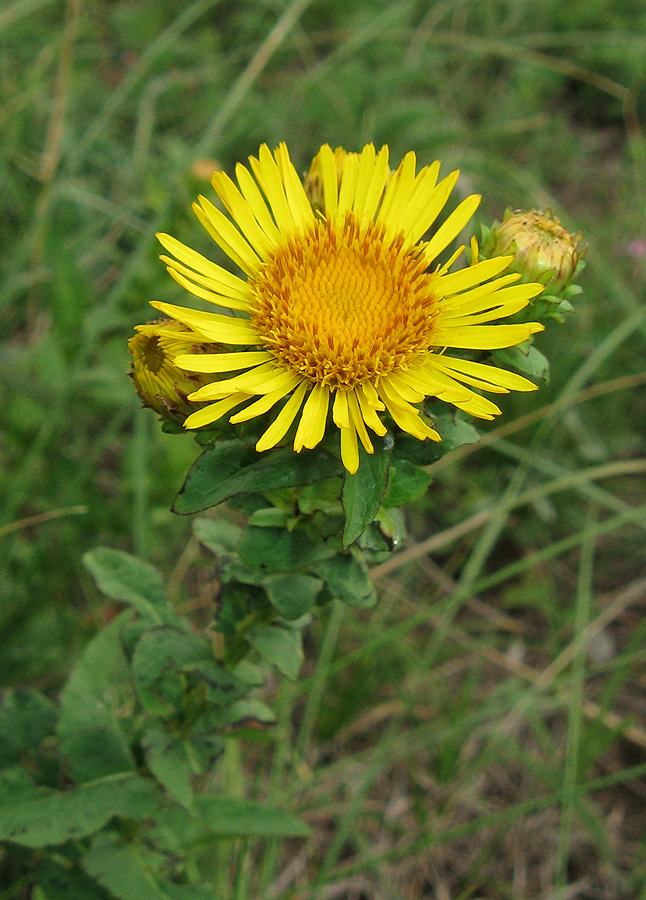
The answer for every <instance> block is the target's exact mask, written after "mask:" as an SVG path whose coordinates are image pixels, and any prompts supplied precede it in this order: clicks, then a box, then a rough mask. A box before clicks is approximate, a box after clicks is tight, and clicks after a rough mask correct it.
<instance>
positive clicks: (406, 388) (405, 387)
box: [388, 372, 426, 403]
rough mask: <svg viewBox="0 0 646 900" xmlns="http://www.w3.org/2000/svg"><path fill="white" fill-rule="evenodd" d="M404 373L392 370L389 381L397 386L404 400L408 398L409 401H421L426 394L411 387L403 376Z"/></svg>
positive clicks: (396, 388) (393, 385)
mask: <svg viewBox="0 0 646 900" xmlns="http://www.w3.org/2000/svg"><path fill="white" fill-rule="evenodd" d="M403 374H404V373H403V372H401V373H400V372H391V373H390V374H389V375H388V383H389V384H390V385H392V387H394V388H395V390H396V391H397V393H398V394H399V396H400V397H401V398H402V400H406V401H407V402H408V403H421V402H422V400H423V399H424V397H425V396H426V395H425V394H424V393H421V392H420V391H418V390H417V389H416V388H413V387H411V386H410V384H408V383H407V382H406V381H405V379H404V378H402V375H403Z"/></svg>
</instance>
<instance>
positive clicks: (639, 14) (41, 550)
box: [0, 0, 646, 900]
mask: <svg viewBox="0 0 646 900" xmlns="http://www.w3.org/2000/svg"><path fill="white" fill-rule="evenodd" d="M645 110H646V10H645V9H644V5H643V3H642V2H641V0H573V2H570V3H568V4H565V3H562V2H561V0H491V2H489V0H450V2H449V0H426V2H422V0H393V2H383V0H357V2H354V3H348V2H347V0H310V2H308V0H294V2H290V3H286V2H285V0H261V2H252V0H240V2H231V0H230V2H218V0H197V2H193V3H187V2H185V0H182V2H180V0H155V2H153V0H130V2H126V0H121V2H116V0H113V2H108V0H67V2H60V0H14V2H7V3H5V4H4V5H3V6H2V7H1V8H0V198H1V201H2V202H1V207H0V245H1V246H2V254H1V255H0V322H1V323H2V325H1V332H2V343H1V344H0V495H1V496H2V502H1V503H0V628H1V631H2V645H1V649H0V684H1V685H2V686H8V685H12V684H28V683H31V684H37V685H38V686H40V687H41V688H44V689H45V690H47V691H51V692H52V693H55V692H56V690H57V688H58V687H59V686H60V684H61V682H62V679H63V678H64V676H65V674H66V672H68V671H69V667H70V665H71V662H72V661H73V659H74V658H75V657H76V655H77V654H78V652H79V650H80V648H81V647H82V646H83V644H84V642H85V641H86V640H87V638H88V637H89V636H90V635H91V634H93V633H94V632H95V631H96V629H97V628H98V627H100V626H101V624H103V623H104V622H105V621H106V617H108V616H109V615H110V613H111V611H110V610H109V609H106V608H105V606H104V604H103V602H102V600H101V598H100V597H98V595H97V594H96V592H95V590H94V589H93V587H92V585H91V582H90V580H89V577H88V575H87V574H86V573H85V572H84V571H83V569H82V567H81V565H80V558H81V555H82V553H83V552H84V551H85V550H87V549H90V548H91V547H94V546H96V545H98V544H105V545H108V546H111V547H120V548H123V549H125V550H129V551H132V552H135V553H138V554H140V555H142V556H144V557H145V558H147V559H149V560H151V561H153V562H155V563H156V564H157V565H159V566H160V568H161V569H162V570H163V571H164V572H165V573H166V574H167V575H169V576H170V577H171V583H172V585H173V588H174V590H176V593H177V596H178V598H179V601H180V602H188V600H187V598H193V600H192V602H194V603H196V604H197V605H199V604H200V603H201V602H203V603H208V597H209V596H211V595H212V591H213V584H212V580H211V579H212V575H211V573H210V568H209V563H208V560H207V559H206V558H204V557H202V556H200V555H199V552H198V551H197V549H196V547H195V544H194V542H193V541H192V539H191V527H190V522H189V521H187V520H185V519H181V518H177V517H174V516H173V515H172V514H171V513H170V512H169V507H170V504H171V502H172V499H173V497H174V494H175V492H176V491H177V489H178V488H179V486H180V484H181V481H182V478H183V475H184V473H185V471H186V469H187V467H188V465H189V464H190V462H191V461H192V460H193V458H194V457H195V455H196V452H197V449H196V447H195V445H194V443H193V441H192V440H191V438H190V437H188V436H182V437H178V436H169V435H166V434H163V433H162V432H161V430H160V428H159V427H158V425H157V423H156V421H155V419H154V417H153V416H152V414H149V413H148V411H145V412H142V411H141V410H140V408H139V403H138V401H137V399H136V398H135V396H134V392H133V390H132V387H131V384H130V382H129V381H128V379H127V378H126V375H125V373H126V371H127V368H128V355H127V350H126V341H127V338H128V337H129V336H130V334H131V333H132V328H133V326H134V325H135V324H137V323H139V322H142V321H146V320H148V319H149V318H152V314H151V311H150V310H149V308H148V306H147V301H148V300H149V299H159V300H168V301H171V302H176V301H177V300H178V299H179V297H180V294H179V293H178V288H177V286H176V285H175V283H174V282H173V281H172V280H171V279H170V278H168V276H167V275H166V273H165V270H164V267H163V265H162V264H161V263H160V262H159V261H158V259H157V253H158V248H157V246H156V242H155V238H154V233H155V231H157V230H167V231H170V232H172V233H173V234H175V235H177V236H178V237H180V238H181V239H182V240H184V241H186V242H187V243H189V244H192V245H193V246H200V247H201V248H202V249H207V248H208V245H207V243H206V241H205V239H204V237H203V235H202V234H201V233H200V232H201V230H200V228H199V226H198V224H197V222H196V221H195V220H194V219H193V217H192V214H191V212H190V201H191V200H192V198H193V197H194V195H196V194H197V193H198V192H200V191H205V192H208V191H209V190H210V189H209V186H208V180H207V179H206V178H205V176H204V172H205V170H208V168H209V166H210V165H212V164H217V165H219V166H222V167H224V168H225V169H227V170H228V171H231V169H232V167H233V165H234V163H235V162H236V161H238V160H244V158H245V156H246V155H248V154H249V153H255V152H256V151H257V149H258V145H259V144H260V143H261V142H263V141H266V142H268V143H269V145H270V146H274V145H276V144H277V142H278V141H280V140H286V141H287V142H288V145H289V147H290V150H291V153H292V158H293V159H294V161H295V163H296V165H297V167H298V168H299V169H302V170H304V169H305V168H306V167H307V165H308V163H309V160H310V159H311V157H312V155H313V154H314V153H315V152H316V150H317V149H318V147H319V146H320V144H321V143H323V142H329V143H331V144H332V146H336V145H338V144H341V145H343V146H345V147H346V148H347V149H358V148H360V147H361V146H362V145H363V144H364V143H365V142H366V141H374V142H375V143H376V144H377V145H380V144H382V143H388V144H389V146H390V149H391V158H392V159H393V160H394V161H397V160H398V159H400V158H401V156H402V155H403V154H404V153H405V152H406V151H407V150H408V149H411V148H413V149H415V150H416V151H417V153H418V156H419V159H420V162H429V161H431V160H432V159H435V158H440V159H441V160H442V161H443V165H444V171H449V170H450V169H451V168H455V167H459V168H460V169H461V170H462V173H463V176H462V179H461V181H460V183H459V186H458V194H460V193H461V194H466V193H468V192H471V191H473V190H476V191H478V192H480V193H482V195H483V204H482V207H481V210H480V214H479V215H480V218H481V220H482V221H483V222H489V223H490V222H491V221H492V220H493V219H494V218H495V217H498V218H500V217H501V216H502V213H503V212H504V209H505V207H506V206H512V207H519V208H531V207H541V208H546V207H550V208H551V209H552V210H554V212H555V213H557V214H558V215H559V216H560V217H561V218H562V220H563V222H564V224H565V225H566V226H567V227H569V228H570V229H571V230H578V229H582V230H583V231H585V233H586V239H587V243H588V245H589V251H588V256H587V260H588V267H587V269H586V272H585V275H584V288H585V295H584V297H583V298H582V299H581V300H579V301H578V303H577V310H576V315H575V316H573V317H572V318H571V319H570V320H569V321H568V322H567V324H566V325H565V326H563V327H559V326H557V325H555V324H551V325H550V326H549V327H548V330H547V332H546V333H545V334H544V335H542V336H540V339H539V344H538V346H539V347H540V349H542V350H543V352H545V353H546V354H547V355H548V356H549V357H550V359H551V361H552V377H551V381H550V384H549V386H543V387H542V388H541V391H540V393H539V394H538V395H536V394H534V395H530V396H523V397H520V398H511V397H510V398H505V400H504V413H505V415H504V417H503V419H501V420H500V424H498V423H496V424H495V425H493V426H491V427H490V428H489V429H488V431H489V438H488V439H487V442H486V445H483V446H482V448H481V449H479V450H478V452H477V453H471V452H469V453H463V454H461V453H459V452H456V453H454V454H453V455H451V456H449V457H447V458H446V459H445V460H443V461H442V462H441V463H440V464H438V465H437V466H436V470H435V472H434V476H435V477H434V481H433V483H432V485H431V488H430V489H429V492H428V494H427V496H426V497H425V498H424V500H423V501H421V502H419V503H418V504H417V505H416V506H415V508H414V509H412V510H410V512H409V515H408V522H409V526H410V531H411V539H410V542H409V544H408V548H409V549H410V550H411V553H410V554H409V557H408V559H407V561H406V562H405V563H404V562H402V563H401V564H397V565H392V566H389V567H385V568H384V569H382V570H380V571H379V572H378V573H376V577H377V578H378V579H379V584H380V586H381V588H382V599H381V601H380V605H379V606H378V608H377V609H376V611H373V612H372V613H371V614H369V615H368V614H363V613H362V614H359V613H355V612H348V613H347V614H346V615H345V617H344V620H343V622H341V621H340V616H339V615H338V614H334V615H332V616H331V617H329V618H328V619H327V620H324V621H322V622H320V623H319V625H318V626H317V627H316V628H315V629H314V631H313V633H312V635H311V637H310V639H309V646H308V648H307V649H308V656H309V659H310V660H311V661H312V662H311V663H310V664H309V666H308V668H307V671H306V673H305V674H306V676H307V680H306V681H305V682H304V683H302V684H299V685H298V686H296V687H294V686H283V687H281V688H280V689H276V690H273V689H272V687H271V685H270V693H272V690H273V693H275V694H276V696H275V697H274V700H275V703H276V705H277V706H278V708H279V710H280V715H281V719H280V722H281V724H280V727H279V728H278V729H277V733H276V735H277V736H276V741H275V743H273V744H272V745H271V747H270V748H269V749H268V750H267V751H266V753H265V752H264V751H263V753H264V755H262V754H260V755H259V754H258V751H254V752H253V754H251V758H250V759H249V760H242V762H240V761H237V760H233V761H232V760H229V761H228V765H229V767H230V771H229V770H227V771H228V775H227V777H229V779H230V782H231V783H230V787H231V789H232V790H234V791H242V792H245V793H247V794H248V795H253V794H254V793H259V795H260V796H264V797H267V796H269V797H272V798H273V799H275V800H276V799H280V800H282V801H284V802H285V801H287V802H289V803H290V804H291V805H292V806H293V807H294V808H295V809H299V810H300V811H301V813H302V814H303V816H304V817H305V818H307V819H308V821H310V822H311V824H312V825H313V826H314V832H315V835H316V837H315V838H313V839H312V840H311V841H310V842H308V843H307V845H306V846H305V847H302V846H294V847H292V848H287V851H285V850H284V848H283V849H281V848H278V847H270V848H269V849H268V850H264V851H263V850H261V849H256V848H251V850H250V851H249V852H248V853H246V851H245V853H246V855H244V854H243V858H244V860H246V862H244V865H242V867H241V868H240V869H239V873H240V874H239V877H238V879H237V880H236V886H235V889H234V890H235V892H236V893H235V896H236V897H238V898H242V897H251V896H267V897H269V896H274V897H280V898H284V900H287V898H297V897H298V898H301V897H302V898H312V900H313V898H317V900H323V898H329V897H341V898H348V900H368V898H387V900H390V898H393V900H394V898H402V897H403V898H422V897H434V898H435V897H437V898H439V900H444V898H467V897H468V898H477V897H484V898H496V900H497V898H518V900H520V898H532V900H534V898H536V900H537V898H546V900H547V898H552V897H562V898H566V897H568V898H570V897H581V898H590V900H596V898H609V900H617V898H627V900H628V898H634V897H635V898H636V897H646V842H645V840H644V825H645V824H646V815H645V814H644V811H643V810H644V796H645V792H646V787H645V786H644V785H645V782H644V781H643V778H644V775H645V774H646V723H645V721H644V719H645V716H644V711H645V709H646V704H645V701H646V678H645V676H644V661H645V659H646V653H645V652H644V632H645V623H644V610H645V608H646V601H645V596H646V584H645V582H644V573H645V572H646V550H645V548H646V543H645V541H644V526H645V523H646V509H645V508H644V503H645V502H646V482H645V481H644V466H643V464H642V460H643V457H644V456H645V455H646V447H645V434H646V400H645V399H644V398H645V396H646V393H645V383H644V372H645V369H646V367H645V364H644V359H645V357H646V354H645V349H646V304H645V298H644V289H645V286H646V221H645V219H646V145H645V144H644V138H643V134H642V126H643V121H644V113H645ZM616 379H620V381H616ZM586 391H587V392H588V393H585V392H586ZM581 392H584V393H583V394H581ZM528 413H534V414H535V419H534V421H533V422H531V423H529V424H525V425H524V427H520V426H519V427H517V428H515V429H514V427H513V425H511V424H510V423H513V422H514V421H515V420H516V419H517V418H518V417H521V416H524V415H526V414H528ZM520 424H522V423H520ZM506 426H509V430H508V431H507V432H505V431H504V429H505V427H506ZM472 517H474V518H472ZM461 523H466V524H465V525H464V526H463V527H461ZM455 528H457V529H458V534H460V535H461V536H460V537H459V539H457V538H456V537H455V532H454V531H453V530H452V529H455ZM429 540H430V541H431V543H430V544H429V543H428V542H429ZM425 541H426V542H427V543H426V544H425V543H424V542H425ZM456 585H457V587H456ZM316 659H318V660H319V661H318V663H317V664H316V665H314V660H316ZM276 691H277V693H276ZM243 752H244V748H243ZM218 872H219V873H220V874H219V876H218V877H220V878H221V889H222V896H223V897H225V896H229V887H230V884H231V875H230V871H229V869H228V868H227V864H226V862H224V863H222V865H220V867H219V869H218ZM0 896H2V897H5V896H6V897H10V896H12V895H10V894H1V895H0Z"/></svg>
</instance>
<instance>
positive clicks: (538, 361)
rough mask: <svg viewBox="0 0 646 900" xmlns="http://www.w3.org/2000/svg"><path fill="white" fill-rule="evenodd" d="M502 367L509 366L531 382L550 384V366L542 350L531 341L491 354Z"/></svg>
mask: <svg viewBox="0 0 646 900" xmlns="http://www.w3.org/2000/svg"><path fill="white" fill-rule="evenodd" d="M491 355H492V356H493V358H494V359H495V361H496V362H497V363H500V365H501V366H509V368H510V369H514V370H515V371H516V372H519V373H520V374H521V375H524V376H525V378H529V380H530V381H534V382H536V381H542V382H543V383H544V384H548V383H549V380H550V364H549V360H548V359H547V357H546V356H544V355H543V354H542V353H541V351H540V350H537V349H536V347H534V346H532V345H531V344H530V343H529V341H525V342H524V343H523V344H519V345H518V346H517V347H509V348H508V349H506V350H494V351H493V353H492V354H491Z"/></svg>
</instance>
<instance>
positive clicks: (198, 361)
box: [173, 350, 273, 375]
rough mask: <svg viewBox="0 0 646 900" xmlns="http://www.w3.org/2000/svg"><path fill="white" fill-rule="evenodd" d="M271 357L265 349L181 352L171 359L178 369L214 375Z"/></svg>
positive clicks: (247, 367)
mask: <svg viewBox="0 0 646 900" xmlns="http://www.w3.org/2000/svg"><path fill="white" fill-rule="evenodd" d="M270 359H273V357H272V355H271V354H270V353H267V351H266V350H248V351H244V350H241V351H239V352H238V353H210V352H209V353H181V354H180V355H179V356H176V357H175V359H174V360H173V365H175V366H177V368H178V369H186V370H187V371H188V372H204V373H206V374H210V375H214V374H216V373H218V372H237V371H238V370H241V369H249V368H251V366H257V365H260V363H264V362H268V361H269V360H270Z"/></svg>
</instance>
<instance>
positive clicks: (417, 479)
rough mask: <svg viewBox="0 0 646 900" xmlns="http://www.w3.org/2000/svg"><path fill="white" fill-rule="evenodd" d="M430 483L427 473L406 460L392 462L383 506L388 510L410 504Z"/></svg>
mask: <svg viewBox="0 0 646 900" xmlns="http://www.w3.org/2000/svg"><path fill="white" fill-rule="evenodd" d="M430 481H431V476H430V475H429V474H428V472H426V471H425V470H424V469H421V468H420V467H419V466H416V465H413V463H411V462H408V460H405V459H400V460H397V461H395V462H393V463H392V465H391V467H390V475H389V477H388V487H387V489H386V495H385V497H384V501H383V505H384V506H385V507H386V508H388V507H391V506H403V505H404V504H405V503H410V501H411V500H415V499H417V497H419V496H421V495H422V494H423V493H424V491H425V490H426V488H427V487H428V486H429V483H430Z"/></svg>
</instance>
